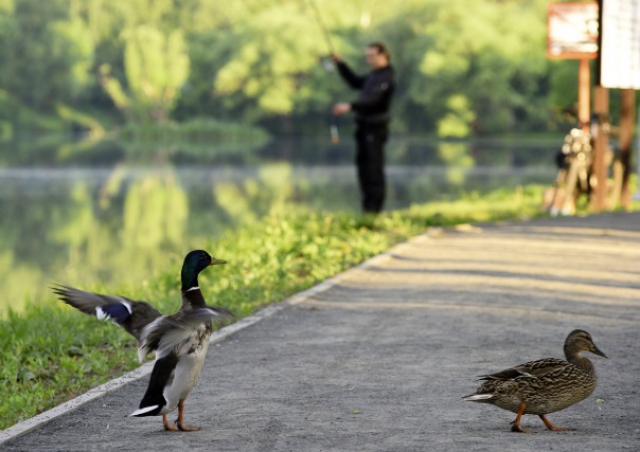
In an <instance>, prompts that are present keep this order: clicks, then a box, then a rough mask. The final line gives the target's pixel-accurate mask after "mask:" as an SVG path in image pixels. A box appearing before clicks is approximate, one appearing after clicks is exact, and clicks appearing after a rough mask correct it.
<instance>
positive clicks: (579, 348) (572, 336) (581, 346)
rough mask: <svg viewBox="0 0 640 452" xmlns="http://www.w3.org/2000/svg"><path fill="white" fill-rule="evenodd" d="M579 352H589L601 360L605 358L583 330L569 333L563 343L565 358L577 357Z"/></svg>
mask: <svg viewBox="0 0 640 452" xmlns="http://www.w3.org/2000/svg"><path fill="white" fill-rule="evenodd" d="M581 352H591V353H593V354H595V355H598V356H602V357H603V358H606V357H607V355H605V354H604V353H603V352H602V350H600V349H599V348H598V347H597V346H596V344H594V343H593V339H592V338H591V335H590V334H589V333H587V332H586V331H585V330H573V331H572V332H571V333H569V336H567V340H566V341H565V343H564V353H565V355H566V356H567V358H569V357H572V356H579V355H580V353H581Z"/></svg>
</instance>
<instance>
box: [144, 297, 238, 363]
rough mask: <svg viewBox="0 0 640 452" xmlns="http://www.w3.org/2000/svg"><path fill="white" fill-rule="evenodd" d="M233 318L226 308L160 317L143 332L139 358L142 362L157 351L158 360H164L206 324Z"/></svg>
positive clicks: (182, 312)
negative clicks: (152, 352)
mask: <svg viewBox="0 0 640 452" xmlns="http://www.w3.org/2000/svg"><path fill="white" fill-rule="evenodd" d="M232 316H233V314H232V313H231V312H230V311H228V310H226V309H224V308H218V307H213V306H207V307H206V308H198V309H192V310H188V311H179V312H177V313H175V314H173V315H170V316H162V317H159V318H157V319H156V320H154V321H153V322H151V323H150V324H149V325H147V327H146V328H145V329H144V331H143V332H142V338H143V340H142V343H141V344H140V347H139V349H138V357H139V358H140V360H142V359H144V357H145V356H147V354H148V353H149V352H151V351H154V350H155V351H156V358H157V359H161V358H164V357H166V356H168V355H169V354H170V353H171V352H172V351H173V350H174V349H175V348H176V347H177V346H178V345H179V344H181V343H183V342H185V341H187V340H188V339H189V338H190V337H191V336H192V335H193V334H195V333H196V331H197V330H198V329H199V328H201V327H202V326H203V324H205V323H206V322H211V320H213V319H220V320H222V319H224V318H229V317H232Z"/></svg>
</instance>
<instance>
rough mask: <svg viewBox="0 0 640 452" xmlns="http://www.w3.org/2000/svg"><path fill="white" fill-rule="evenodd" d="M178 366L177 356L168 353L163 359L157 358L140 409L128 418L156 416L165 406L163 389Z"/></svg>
mask: <svg viewBox="0 0 640 452" xmlns="http://www.w3.org/2000/svg"><path fill="white" fill-rule="evenodd" d="M177 364H178V355H176V354H175V353H170V354H169V355H168V356H165V357H164V358H159V359H157V360H156V363H155V364H154V366H153V371H152V372H151V378H149V386H148V387H147V392H145V394H144V397H143V398H142V400H141V401H140V407H139V408H138V409H137V410H136V411H134V412H133V413H131V414H130V416H135V417H143V416H157V415H158V414H160V412H161V411H162V408H164V406H165V405H166V404H167V399H166V398H165V397H164V392H165V388H166V387H167V386H169V385H170V384H171V381H172V379H173V375H174V371H175V368H176V366H177Z"/></svg>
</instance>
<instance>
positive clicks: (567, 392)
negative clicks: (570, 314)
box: [464, 330, 606, 432]
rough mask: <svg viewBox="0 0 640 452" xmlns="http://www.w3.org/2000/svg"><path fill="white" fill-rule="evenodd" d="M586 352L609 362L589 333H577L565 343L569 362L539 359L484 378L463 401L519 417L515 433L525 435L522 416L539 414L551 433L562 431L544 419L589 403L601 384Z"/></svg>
mask: <svg viewBox="0 0 640 452" xmlns="http://www.w3.org/2000/svg"><path fill="white" fill-rule="evenodd" d="M584 351H588V352H591V353H594V354H596V355H600V356H603V357H605V358H606V356H605V355H604V353H602V352H601V351H600V349H598V347H596V345H595V344H594V343H593V340H592V339H591V336H590V335H589V333H587V332H586V331H584V330H574V331H572V332H571V333H570V334H569V336H568V337H567V340H566V341H565V345H564V352H565V355H566V358H567V360H566V361H565V360H561V359H556V358H545V359H539V360H536V361H530V362H528V363H524V364H521V365H519V366H515V367H512V368H509V369H506V370H503V371H501V372H497V373H494V374H490V375H484V376H482V377H481V380H487V381H486V382H485V383H483V384H482V385H480V387H479V388H478V390H477V391H476V393H475V394H472V395H469V396H467V397H464V400H468V401H472V402H481V403H490V404H492V405H495V406H497V407H500V408H502V409H505V410H509V411H511V412H513V413H518V416H517V417H516V420H515V421H514V427H513V430H514V431H521V432H526V430H524V429H523V428H522V427H521V426H520V417H521V416H522V415H523V414H536V415H538V416H540V418H541V419H542V420H543V421H544V422H545V425H546V426H547V427H548V428H549V429H551V430H561V429H559V428H557V427H554V426H553V425H552V424H551V423H550V422H549V421H548V420H547V419H546V418H545V417H544V415H546V414H549V413H553V412H556V411H560V410H563V409H565V408H567V407H569V406H571V405H573V404H575V403H578V402H580V401H581V400H584V399H586V398H587V397H589V396H590V395H591V394H592V393H593V391H594V390H595V388H596V384H597V383H598V377H597V376H596V372H595V369H594V367H593V364H592V363H591V361H590V360H589V359H588V358H586V357H584V356H582V352H584ZM562 430H564V429H562Z"/></svg>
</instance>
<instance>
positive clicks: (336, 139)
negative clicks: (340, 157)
mask: <svg viewBox="0 0 640 452" xmlns="http://www.w3.org/2000/svg"><path fill="white" fill-rule="evenodd" d="M307 3H308V4H309V6H310V7H311V9H312V10H313V15H314V17H315V18H316V22H317V23H318V27H319V28H320V31H322V36H323V37H324V42H325V44H326V45H327V49H328V50H329V54H330V55H331V56H334V55H335V54H336V51H335V47H333V42H332V41H331V35H330V34H329V29H328V28H327V26H326V25H325V23H324V20H323V19H322V15H321V14H320V8H318V5H317V4H316V2H315V1H314V0H307ZM325 70H326V71H327V72H329V68H328V67H327V66H326V65H325ZM331 118H332V119H331V125H330V126H329V135H330V136H331V143H333V144H334V145H338V144H340V134H339V133H338V124H337V120H336V119H334V118H335V117H334V116H332V117H331Z"/></svg>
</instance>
